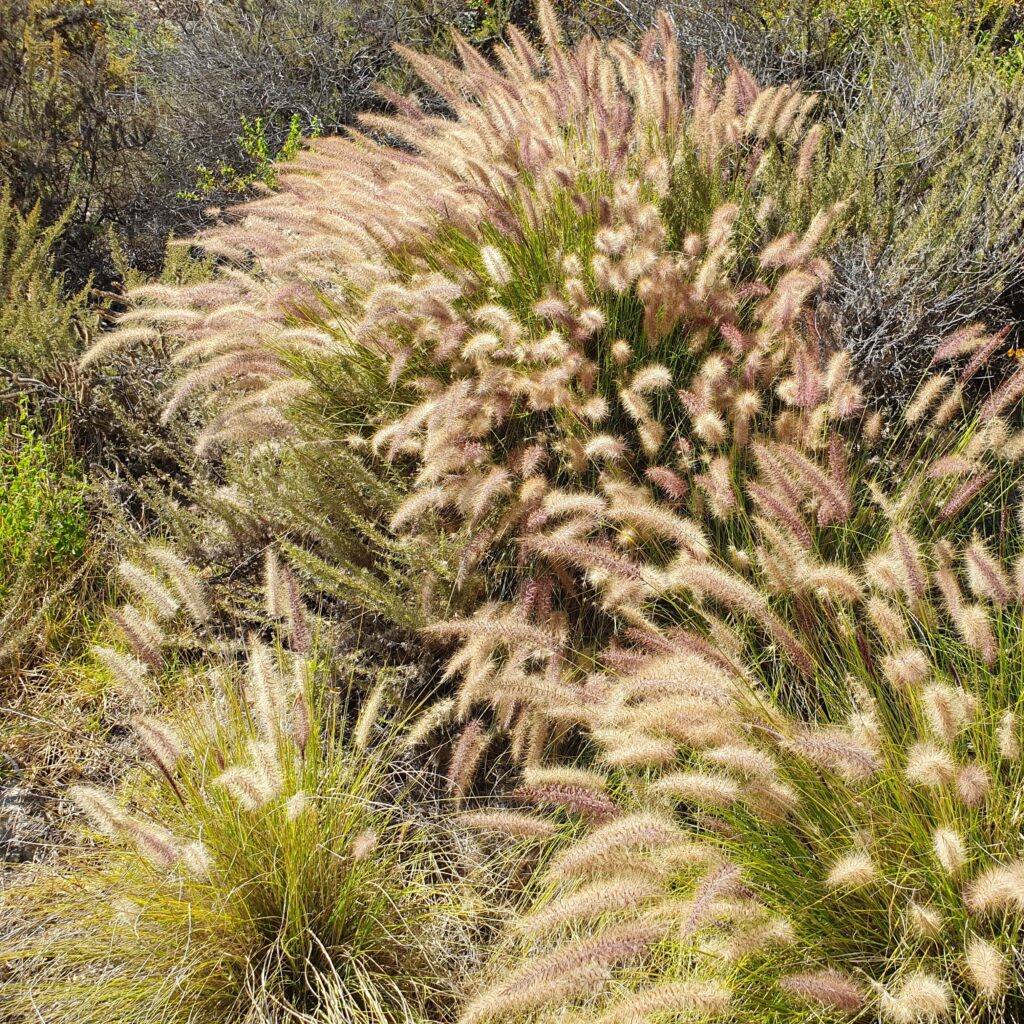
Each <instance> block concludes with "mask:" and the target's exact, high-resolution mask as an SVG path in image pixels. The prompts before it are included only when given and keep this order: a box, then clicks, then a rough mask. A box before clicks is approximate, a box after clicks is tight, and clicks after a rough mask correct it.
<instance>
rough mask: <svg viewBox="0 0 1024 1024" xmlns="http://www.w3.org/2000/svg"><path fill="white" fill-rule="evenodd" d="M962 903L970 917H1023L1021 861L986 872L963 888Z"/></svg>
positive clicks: (1023, 890)
mask: <svg viewBox="0 0 1024 1024" xmlns="http://www.w3.org/2000/svg"><path fill="white" fill-rule="evenodd" d="M965 902H966V904H967V909H968V910H969V911H970V912H971V913H972V914H988V913H991V912H993V911H1002V912H1004V913H1013V914H1021V913H1024V861H1015V862H1013V863H1012V864H1005V865H1003V864H996V865H993V866H992V867H990V868H987V869H986V870H985V871H983V872H982V873H981V874H980V875H979V876H978V877H977V878H975V879H974V881H973V882H971V884H970V885H969V886H968V887H967V890H966V893H965Z"/></svg>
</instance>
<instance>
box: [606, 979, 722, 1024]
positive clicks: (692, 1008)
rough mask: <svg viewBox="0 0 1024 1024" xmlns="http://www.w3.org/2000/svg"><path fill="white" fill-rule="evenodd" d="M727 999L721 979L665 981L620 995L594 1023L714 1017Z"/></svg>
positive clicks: (610, 1023) (615, 1023)
mask: <svg viewBox="0 0 1024 1024" xmlns="http://www.w3.org/2000/svg"><path fill="white" fill-rule="evenodd" d="M731 999H732V993H731V992H730V991H729V989H728V988H727V987H726V986H725V985H723V984H722V983H721V982H716V981H698V980H694V981H666V982H661V983H660V984H657V985H653V986H651V987H649V988H643V989H640V990H638V991H636V992H632V993H630V994H628V995H626V996H623V997H621V998H620V999H618V1000H617V1001H616V1002H614V1003H612V1005H611V1006H610V1007H608V1009H607V1010H605V1011H604V1012H603V1013H602V1014H601V1015H600V1016H599V1017H598V1018H597V1020H596V1022H595V1024H642V1022H644V1021H649V1020H653V1019H656V1018H657V1019H660V1018H661V1017H662V1016H663V1015H669V1016H672V1017H675V1016H676V1015H677V1014H678V1015H680V1016H681V1017H684V1018H688V1017H689V1016H690V1015H691V1014H693V1015H698V1016H700V1017H704V1016H707V1017H714V1016H716V1015H719V1014H724V1013H725V1012H726V1011H727V1010H728V1008H729V1004H730V1001H731Z"/></svg>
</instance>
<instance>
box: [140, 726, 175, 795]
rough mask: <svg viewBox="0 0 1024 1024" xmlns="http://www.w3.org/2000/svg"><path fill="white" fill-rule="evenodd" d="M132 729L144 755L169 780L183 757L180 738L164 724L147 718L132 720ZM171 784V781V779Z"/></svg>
mask: <svg viewBox="0 0 1024 1024" xmlns="http://www.w3.org/2000/svg"><path fill="white" fill-rule="evenodd" d="M132 728H133V729H134V730H135V733H136V735H137V736H138V737H139V741H140V742H141V743H142V746H143V748H144V749H145V751H146V753H147V754H149V756H150V757H151V758H152V759H153V762H154V763H155V764H156V765H157V766H158V767H159V768H160V770H161V771H162V772H163V773H164V774H165V775H167V777H168V778H169V779H171V775H172V772H173V771H174V768H175V766H176V765H177V763H178V761H179V760H180V759H181V758H182V756H183V755H184V749H185V748H184V744H183V743H182V741H181V737H180V736H179V735H178V734H177V733H176V732H175V731H174V730H173V729H172V728H171V727H170V726H169V725H167V723H166V722H161V721H160V720H159V719H158V718H151V717H149V716H141V715H140V716H137V717H135V718H133V719H132ZM171 781H172V784H173V779H171Z"/></svg>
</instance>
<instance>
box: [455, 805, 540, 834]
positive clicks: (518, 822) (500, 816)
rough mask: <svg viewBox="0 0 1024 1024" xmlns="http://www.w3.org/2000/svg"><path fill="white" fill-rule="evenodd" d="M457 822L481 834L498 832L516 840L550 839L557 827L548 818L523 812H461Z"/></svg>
mask: <svg viewBox="0 0 1024 1024" xmlns="http://www.w3.org/2000/svg"><path fill="white" fill-rule="evenodd" d="M456 820H458V821H460V822H462V824H464V825H467V826H469V828H473V829H479V830H480V831H483V832H498V833H501V834H502V835H507V836H513V837H515V838H516V839H539V840H546V839H552V838H554V836H556V835H558V826H557V825H555V823H554V822H552V821H551V820H549V819H548V818H543V817H540V816H538V815H536V814H527V813H526V812H524V811H505V810H494V811H463V812H462V813H461V814H459V815H458V817H457V819H456Z"/></svg>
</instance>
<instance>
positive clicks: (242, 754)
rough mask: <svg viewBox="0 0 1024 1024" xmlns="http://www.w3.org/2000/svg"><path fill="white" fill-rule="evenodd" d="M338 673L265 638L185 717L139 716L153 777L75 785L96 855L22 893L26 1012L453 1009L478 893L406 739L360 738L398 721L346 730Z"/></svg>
mask: <svg viewBox="0 0 1024 1024" xmlns="http://www.w3.org/2000/svg"><path fill="white" fill-rule="evenodd" d="M329 671H330V666H329V664H328V663H327V662H326V661H325V660H323V659H319V658H314V659H312V660H308V659H306V658H303V657H300V656H296V655H290V654H287V653H285V652H282V651H281V649H280V648H276V649H275V648H272V647H269V646H266V645H265V644H263V643H262V642H260V641H257V640H254V641H253V642H252V645H251V647H250V651H249V657H248V668H247V670H246V671H244V672H242V671H240V670H239V669H238V668H236V667H234V666H233V665H231V664H224V665H221V666H217V667H214V668H212V669H211V671H210V672H209V673H208V674H207V675H206V676H205V678H203V679H202V680H201V681H196V682H195V683H194V686H193V690H192V694H191V701H190V703H191V710H189V711H186V713H185V714H183V715H180V716H178V720H177V721H176V722H175V723H174V726H173V727H172V726H171V725H169V724H167V723H165V722H163V721H160V720H158V719H156V718H154V717H148V716H143V717H138V718H136V719H134V721H133V724H134V731H135V734H136V736H137V738H138V740H139V742H140V744H141V747H142V750H143V752H144V755H145V757H146V759H147V762H148V766H149V767H148V770H145V771H143V772H142V774H141V775H139V776H138V777H136V778H135V781H134V783H133V784H131V785H130V786H129V787H128V788H127V789H126V791H125V793H124V794H123V796H122V797H120V798H119V799H115V798H114V797H113V796H112V795H109V794H107V793H105V792H102V791H100V790H96V789H93V788H88V787H82V788H79V789H77V790H75V791H73V795H74V796H75V799H76V801H77V803H78V804H79V806H80V807H82V808H83V809H84V810H85V811H86V812H87V814H88V816H89V819H90V821H91V822H92V831H93V834H94V838H95V839H96V841H97V843H98V848H97V849H96V850H95V851H94V852H92V853H90V854H88V855H87V856H85V857H79V858H76V859H73V860H72V861H71V862H70V863H69V864H67V865H65V866H63V867H62V868H61V869H59V870H57V871H55V872H53V873H48V874H45V875H43V876H41V877H40V878H38V879H37V880H36V881H35V882H32V883H30V884H29V885H28V886H27V887H26V888H23V889H22V890H21V891H15V892H14V893H13V894H12V896H11V905H12V906H13V907H14V908H16V909H17V908H18V907H21V908H22V910H23V911H24V914H25V916H24V917H23V919H22V926H21V927H22V930H21V931H17V930H15V934H14V936H13V939H12V941H11V942H9V943H8V945H7V951H6V954H5V962H6V965H7V968H8V970H14V971H15V972H16V981H15V982H13V983H8V985H7V989H8V995H7V999H8V1000H9V1002H8V1006H9V1007H10V1009H11V1011H12V1012H13V1013H14V1014H15V1018H14V1019H25V1020H29V1019H32V1018H31V1014H32V1013H34V1012H42V1013H43V1014H44V1015H45V1017H46V1019H47V1020H52V1021H71V1020H80V1021H96V1022H99V1021H110V1020H117V1021H123V1022H126V1024H127V1022H153V1024H156V1022H158V1021H159V1022H175V1021H182V1022H184V1021H209V1022H224V1021H227V1020H242V1019H245V1020H252V1019H267V1020H270V1019H274V1020H277V1019H280V1018H281V1015H289V1014H318V1013H327V1014H328V1016H327V1017H318V1019H330V1020H332V1021H339V1022H340V1021H345V1022H353V1024H357V1022H370V1021H373V1022H388V1024H412V1022H418V1021H426V1020H436V1019H437V1017H438V1015H439V1014H444V1013H445V1012H446V1007H448V1008H450V1006H451V1002H452V998H453V988H454V986H455V984H456V981H457V976H458V967H459V962H460V959H461V958H465V957H467V956H469V955H470V953H469V952H468V951H469V950H470V949H471V943H470V942H469V938H470V936H471V933H472V926H471V925H469V924H467V923H466V919H467V917H469V916H470V915H471V912H472V910H473V907H474V900H473V897H472V894H471V891H470V890H469V889H467V888H463V887H462V886H461V885H460V881H459V878H460V875H461V874H462V872H461V871H460V869H459V867H458V866H457V864H456V863H455V862H454V861H453V860H452V859H451V858H452V852H451V851H452V847H451V845H450V844H442V843H441V842H439V837H438V831H437V829H438V826H437V823H436V822H435V821H432V820H431V817H430V815H429V813H428V812H426V811H424V810H422V809H421V810H420V811H418V812H417V811H412V810H410V808H409V807H408V805H406V804H404V803H403V795H404V793H405V791H406V790H407V789H410V788H413V786H414V780H413V779H412V778H411V777H408V776H403V774H402V772H401V771H400V770H399V769H397V768H396V766H395V764H394V762H393V757H394V753H395V750H394V744H393V743H389V742H388V741H387V740H386V739H385V740H384V742H382V743H379V744H376V745H374V746H372V747H371V746H368V745H363V746H359V745H358V744H359V741H365V740H367V739H368V737H369V736H370V734H371V731H373V732H374V734H377V735H379V734H381V733H382V732H384V733H385V735H386V730H383V729H381V728H380V727H379V726H378V727H376V728H375V729H373V730H371V726H373V723H372V722H364V723H362V725H361V728H360V727H359V726H358V725H357V727H356V729H355V732H353V729H352V726H351V724H350V725H349V726H346V724H345V717H346V708H345V705H344V702H343V701H341V700H339V699H338V695H337V694H335V693H332V692H330V691H329V690H327V689H326V688H325V687H324V679H325V676H326V675H328V674H329ZM18 1014H21V1015H22V1016H17V1015H18ZM261 1014H262V1015H263V1016H262V1017H261V1016H260V1015H261ZM254 1015H255V1016H254ZM304 1019H309V1018H304Z"/></svg>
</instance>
